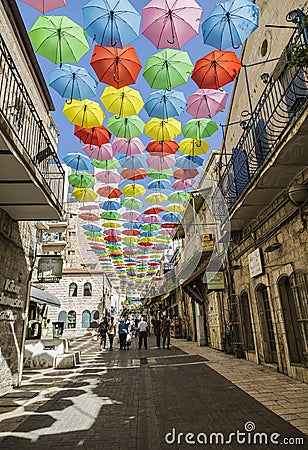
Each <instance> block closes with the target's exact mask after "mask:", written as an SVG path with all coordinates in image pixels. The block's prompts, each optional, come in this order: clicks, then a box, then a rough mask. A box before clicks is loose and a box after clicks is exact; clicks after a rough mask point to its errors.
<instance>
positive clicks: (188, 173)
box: [173, 169, 199, 180]
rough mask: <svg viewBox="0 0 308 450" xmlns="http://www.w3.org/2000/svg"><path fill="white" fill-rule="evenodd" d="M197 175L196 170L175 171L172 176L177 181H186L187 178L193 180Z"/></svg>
mask: <svg viewBox="0 0 308 450" xmlns="http://www.w3.org/2000/svg"><path fill="white" fill-rule="evenodd" d="M198 174H199V172H198V170H197V169H191V170H189V169H188V170H187V169H186V170H185V169H177V170H175V172H174V173H173V176H174V178H176V179H178V180H187V178H195V177H196V176H197V175H198Z"/></svg>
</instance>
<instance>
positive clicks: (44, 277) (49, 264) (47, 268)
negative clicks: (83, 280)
mask: <svg viewBox="0 0 308 450" xmlns="http://www.w3.org/2000/svg"><path fill="white" fill-rule="evenodd" d="M62 267H63V259H62V258H60V257H55V256H41V258H40V259H39V262H38V269H37V279H38V281H39V282H41V283H57V282H59V280H60V279H61V278H62Z"/></svg>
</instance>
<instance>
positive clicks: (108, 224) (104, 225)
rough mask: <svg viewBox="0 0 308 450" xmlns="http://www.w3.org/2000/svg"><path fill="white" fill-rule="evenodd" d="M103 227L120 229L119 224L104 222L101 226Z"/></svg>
mask: <svg viewBox="0 0 308 450" xmlns="http://www.w3.org/2000/svg"><path fill="white" fill-rule="evenodd" d="M102 226H103V227H105V228H120V227H121V224H120V223H119V222H110V221H109V222H104V223H103V224H102Z"/></svg>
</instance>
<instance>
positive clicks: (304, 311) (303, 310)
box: [290, 270, 308, 363]
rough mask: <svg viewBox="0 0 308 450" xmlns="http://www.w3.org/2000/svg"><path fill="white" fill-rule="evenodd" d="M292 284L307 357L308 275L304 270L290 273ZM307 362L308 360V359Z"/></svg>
mask: <svg viewBox="0 0 308 450" xmlns="http://www.w3.org/2000/svg"><path fill="white" fill-rule="evenodd" d="M290 286H291V289H292V293H293V296H294V299H295V307H296V315H297V322H298V324H299V326H300V329H301V334H302V340H303V342H304V345H305V353H306V358H307V355H308V349H307V342H308V303H307V298H308V276H307V273H305V272H303V271H302V270H295V271H294V272H293V273H292V274H291V275H290ZM306 363H307V361H306Z"/></svg>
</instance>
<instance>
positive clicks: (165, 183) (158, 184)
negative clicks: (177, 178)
mask: <svg viewBox="0 0 308 450" xmlns="http://www.w3.org/2000/svg"><path fill="white" fill-rule="evenodd" d="M170 184H171V181H169V180H153V181H150V183H149V184H148V189H149V190H152V191H161V190H164V189H168V188H169V187H170Z"/></svg>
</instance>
